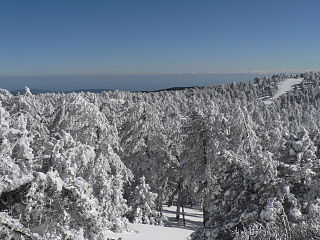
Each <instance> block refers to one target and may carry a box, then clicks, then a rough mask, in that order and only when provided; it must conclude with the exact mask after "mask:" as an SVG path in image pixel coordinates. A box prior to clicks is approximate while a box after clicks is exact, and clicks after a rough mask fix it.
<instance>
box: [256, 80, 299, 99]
mask: <svg viewBox="0 0 320 240" xmlns="http://www.w3.org/2000/svg"><path fill="white" fill-rule="evenodd" d="M302 80H303V78H288V79H286V80H284V81H283V82H282V83H280V84H279V89H278V91H277V92H276V93H275V94H274V96H273V97H268V98H264V99H263V100H262V101H263V102H264V103H265V104H271V103H273V100H275V99H277V98H278V97H280V96H282V95H283V94H286V93H287V92H289V91H292V90H293V89H294V86H295V85H297V84H300V83H301V82H302Z"/></svg>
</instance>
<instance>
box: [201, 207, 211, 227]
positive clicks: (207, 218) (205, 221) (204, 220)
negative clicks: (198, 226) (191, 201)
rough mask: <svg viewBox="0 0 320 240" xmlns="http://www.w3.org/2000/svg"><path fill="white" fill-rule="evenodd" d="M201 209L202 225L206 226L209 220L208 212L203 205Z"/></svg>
mask: <svg viewBox="0 0 320 240" xmlns="http://www.w3.org/2000/svg"><path fill="white" fill-rule="evenodd" d="M202 210H203V226H204V227H205V226H206V223H207V222H208V221H209V212H208V210H207V209H206V207H205V205H203V207H202Z"/></svg>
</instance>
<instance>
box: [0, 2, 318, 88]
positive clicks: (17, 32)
mask: <svg viewBox="0 0 320 240" xmlns="http://www.w3.org/2000/svg"><path fill="white" fill-rule="evenodd" d="M319 9H320V1H312V0H305V1H302V0H301V1H295V0H291V1H289V0H278V1H275V0H268V1H262V0H261V1H260V0H250V1H249V0H241V1H239V0H233V1H231V0H219V1H217V0H185V1H182V0H181V1H178V0H158V1H156V0H135V1H134V0H54V1H49V0H38V1H36V0H27V1H26V0H4V1H1V3H0V75H1V74H2V75H3V76H17V75H19V76H22V77H25V76H35V75H38V76H48V75H51V76H52V75H54V76H60V78H61V76H65V75H68V76H69V77H70V75H72V76H76V75H82V76H88V75H99V76H101V75H104V74H108V75H110V74H111V75H112V74H120V75H121V74H131V75H132V74H149V75H152V74H158V73H162V74H163V73H190V72H197V73H207V72H239V71H279V70H300V69H315V68H319V66H320V44H319V43H320V31H319V23H320V12H319ZM1 79H3V77H1V78H0V80H1ZM43 79H44V80H43V81H48V80H45V79H46V78H45V77H44V78H43ZM88 79H89V78H88ZM83 81H85V80H83ZM122 81H123V82H122V83H123V84H124V83H125V81H126V79H125V77H124V78H123V80H122ZM150 84H152V79H151V80H150ZM0 85H1V82H0ZM107 85H108V84H107V83H106V88H107ZM194 85H197V83H196V82H195V84H194ZM35 87H36V86H35ZM91 88H95V86H92V87H91Z"/></svg>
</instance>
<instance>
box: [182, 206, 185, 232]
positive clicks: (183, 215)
mask: <svg viewBox="0 0 320 240" xmlns="http://www.w3.org/2000/svg"><path fill="white" fill-rule="evenodd" d="M182 217H183V226H184V227H185V226H186V218H185V214H184V206H182Z"/></svg>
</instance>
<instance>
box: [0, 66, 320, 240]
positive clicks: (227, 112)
mask: <svg viewBox="0 0 320 240" xmlns="http://www.w3.org/2000/svg"><path fill="white" fill-rule="evenodd" d="M288 78H296V79H297V78H302V82H301V84H298V85H297V86H295V87H294V89H293V90H292V91H290V92H289V93H287V94H284V95H282V96H279V97H277V98H274V99H272V96H273V95H274V94H275V93H276V92H277V91H278V87H279V84H281V83H282V82H283V81H284V80H286V79H288ZM264 99H272V103H268V104H267V103H266V102H265V101H264ZM0 124H1V128H0V156H1V158H0V166H1V167H0V238H1V239H98V240H99V239H101V240H102V239H106V237H107V231H109V230H111V231H126V229H127V226H128V222H129V221H130V222H138V223H145V224H162V223H163V222H164V221H165V218H164V217H163V215H162V204H164V203H166V204H174V205H177V212H179V211H180V208H182V207H184V206H187V205H190V204H193V205H198V206H201V208H202V209H203V216H204V217H203V222H204V225H203V228H201V229H199V230H198V231H196V232H195V233H194V234H193V235H192V239H197V240H202V239H237V240H242V239H243V240H244V239H320V231H319V230H318V229H319V224H320V151H319V144H320V73H313V72H310V73H303V74H298V75H295V76H287V75H285V74H279V75H274V76H272V77H260V78H255V79H254V80H253V81H250V82H248V83H232V84H226V85H217V86H212V87H202V88H196V87H195V88H187V89H184V90H177V89H173V90H171V91H169V90H168V91H159V92H123V91H105V92H102V93H90V92H81V93H68V94H63V93H61V94H60V93H46V94H37V95H33V94H32V93H31V92H30V90H29V89H28V88H26V91H25V93H24V94H21V95H13V94H11V93H10V92H9V91H7V90H4V89H1V90H0ZM301 236H303V237H301ZM249 237H250V238H249Z"/></svg>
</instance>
